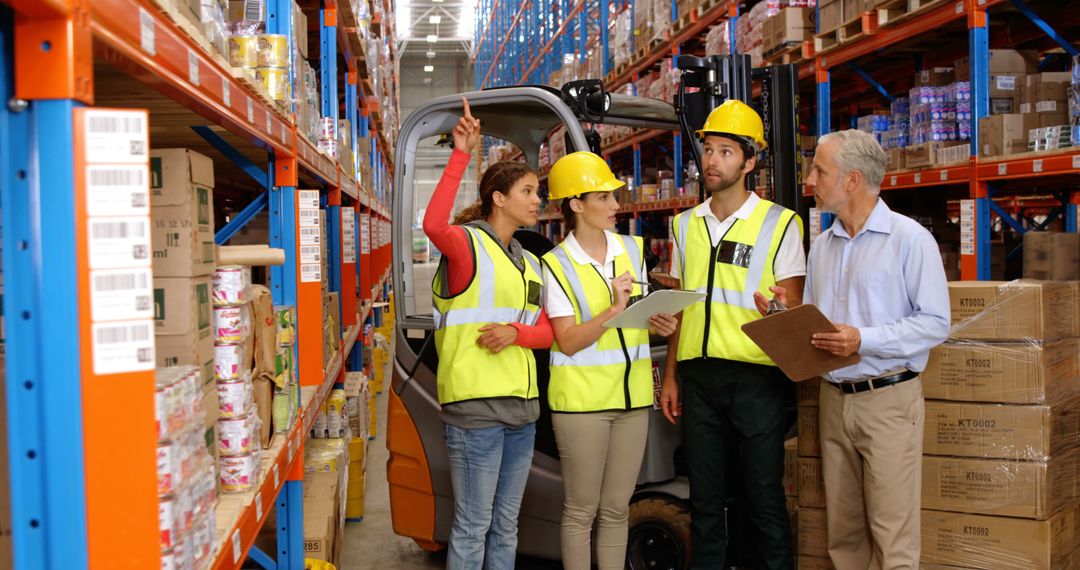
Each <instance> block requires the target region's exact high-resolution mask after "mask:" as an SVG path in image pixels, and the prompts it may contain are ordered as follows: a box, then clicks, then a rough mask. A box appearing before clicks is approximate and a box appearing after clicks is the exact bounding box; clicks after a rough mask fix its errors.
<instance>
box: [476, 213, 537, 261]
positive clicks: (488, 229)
mask: <svg viewBox="0 0 1080 570" xmlns="http://www.w3.org/2000/svg"><path fill="white" fill-rule="evenodd" d="M466 225H469V226H472V227H474V228H477V229H479V230H480V231H482V232H484V233H486V234H487V235H488V237H490V238H491V239H493V240H495V243H497V244H499V246H500V247H502V250H503V251H505V252H506V255H508V256H510V259H511V261H513V262H514V263H515V264H516V265H517V266H518V269H521V268H522V267H524V266H525V256H524V254H523V253H522V251H523V250H522V248H521V244H520V243H519V242H518V240H516V239H514V238H510V244H509V246H506V245H503V242H502V241H501V240H500V239H499V236H498V235H497V234H496V233H495V228H493V227H492V226H491V224H489V223H488V222H487V220H474V221H472V222H469V223H468V224H466Z"/></svg>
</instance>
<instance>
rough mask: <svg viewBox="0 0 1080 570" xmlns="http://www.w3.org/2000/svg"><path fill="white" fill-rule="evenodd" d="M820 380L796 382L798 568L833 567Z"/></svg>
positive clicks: (796, 528)
mask: <svg viewBox="0 0 1080 570" xmlns="http://www.w3.org/2000/svg"><path fill="white" fill-rule="evenodd" d="M821 382H822V381H821V380H818V379H813V380H805V381H803V382H799V383H797V384H796V385H795V390H796V403H797V404H798V425H799V440H798V481H797V483H796V486H797V494H798V514H797V515H796V518H797V521H796V524H795V527H794V529H793V530H794V531H795V537H796V539H795V553H796V554H797V555H798V557H799V568H800V569H802V568H823V569H824V568H830V569H831V568H832V567H833V566H832V562H831V561H830V560H829V553H828V551H827V550H826V545H827V540H826V534H825V483H824V480H823V479H822V473H821V439H820V437H819V434H818V391H819V390H820V387H821Z"/></svg>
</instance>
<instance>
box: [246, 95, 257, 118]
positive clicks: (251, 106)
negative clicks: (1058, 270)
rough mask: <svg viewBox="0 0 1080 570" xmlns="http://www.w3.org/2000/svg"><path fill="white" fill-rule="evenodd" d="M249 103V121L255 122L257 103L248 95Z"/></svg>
mask: <svg viewBox="0 0 1080 570" xmlns="http://www.w3.org/2000/svg"><path fill="white" fill-rule="evenodd" d="M247 104H248V105H247V107H248V122H249V123H254V122H255V104H254V103H252V102H251V97H248V99H247Z"/></svg>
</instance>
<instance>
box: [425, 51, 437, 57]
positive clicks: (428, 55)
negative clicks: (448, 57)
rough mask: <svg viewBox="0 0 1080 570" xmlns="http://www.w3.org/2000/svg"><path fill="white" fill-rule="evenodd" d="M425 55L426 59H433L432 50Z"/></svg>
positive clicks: (433, 53)
mask: <svg viewBox="0 0 1080 570" xmlns="http://www.w3.org/2000/svg"><path fill="white" fill-rule="evenodd" d="M425 55H427V58H428V59H435V52H433V51H429V52H427V54H425Z"/></svg>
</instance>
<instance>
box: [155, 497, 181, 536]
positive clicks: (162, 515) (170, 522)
mask: <svg viewBox="0 0 1080 570" xmlns="http://www.w3.org/2000/svg"><path fill="white" fill-rule="evenodd" d="M158 528H159V529H160V530H161V546H162V547H163V548H175V547H176V545H177V544H178V543H179V539H180V528H181V524H180V520H179V518H178V517H177V509H176V500H175V499H174V498H173V497H172V496H168V497H161V498H160V499H158Z"/></svg>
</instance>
